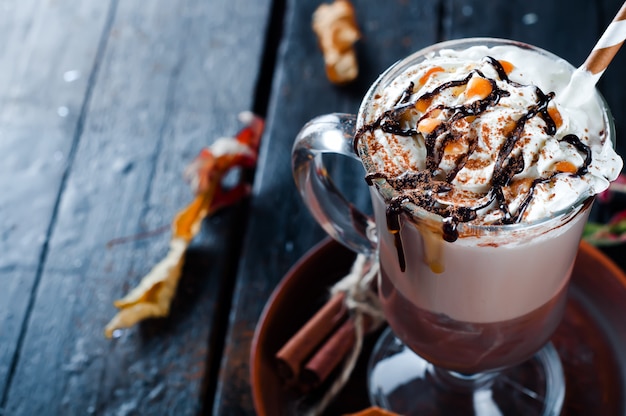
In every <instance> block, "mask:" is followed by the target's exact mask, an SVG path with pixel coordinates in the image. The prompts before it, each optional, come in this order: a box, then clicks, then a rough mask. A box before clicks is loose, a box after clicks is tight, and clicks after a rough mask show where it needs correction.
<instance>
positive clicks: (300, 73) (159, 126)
mask: <svg viewBox="0 0 626 416" xmlns="http://www.w3.org/2000/svg"><path fill="white" fill-rule="evenodd" d="M319 3H320V2H319V1H303V0H288V1H286V0H274V1H270V0H254V1H244V0H229V1H224V2H217V1H213V2H211V1H207V0H181V1H169V0H153V1H139V0H102V1H81V0H65V1H51V0H4V1H2V2H0V10H2V12H1V13H0V39H2V48H1V49H0V284H1V285H2V289H1V290H0V414H1V415H49V414H55V415H56V414H60V415H74V414H77V415H85V414H98V415H100V414H103V415H109V414H110V415H135V414H138V415H139V414H140V415H158V414H173V415H191V414H211V413H212V414H216V415H240V414H241V415H246V414H253V413H254V409H253V405H252V397H251V391H250V385H249V358H248V357H249V352H250V342H251V339H252V336H253V332H254V329H255V325H256V323H257V320H258V318H259V315H260V313H261V311H262V308H263V306H264V304H265V302H266V300H267V298H268V296H269V295H270V293H271V292H272V290H273V289H274V287H275V286H276V284H277V283H278V282H279V281H280V279H281V278H282V276H283V275H284V273H285V272H286V271H287V270H288V268H289V267H290V266H291V265H292V264H294V262H295V261H296V260H297V259H298V258H299V257H300V256H301V255H302V254H303V253H304V252H305V251H306V250H307V249H309V248H310V247H312V246H313V245H314V244H315V243H316V242H318V241H319V240H320V239H321V238H322V237H323V235H324V234H323V232H322V231H321V229H320V228H319V227H318V226H317V225H316V224H315V223H314V222H313V220H312V219H311V217H310V215H309V213H308V212H307V211H306V209H305V208H304V206H303V204H302V202H301V201H300V199H299V197H298V196H297V194H296V192H295V188H294V185H293V180H292V176H291V172H290V169H291V168H290V150H291V144H292V141H293V138H294V136H295V135H296V133H297V132H298V130H299V128H300V127H301V126H302V125H303V124H304V123H305V122H306V121H307V120H308V119H310V118H312V117H314V116H316V115H319V114H323V113H327V112H332V111H342V112H355V111H356V110H357V108H358V105H359V102H360V97H362V95H363V94H364V92H365V90H366V89H367V87H368V86H369V84H370V83H371V82H372V81H373V80H374V79H375V77H376V75H377V74H379V73H380V72H381V71H382V70H383V69H385V68H386V67H388V66H389V65H390V64H392V63H393V62H394V61H396V60H397V59H399V58H401V57H403V56H405V55H407V54H408V53H410V52H412V51H415V50H418V49H420V48H422V47H424V46H427V45H429V44H432V43H434V42H436V41H439V40H444V39H452V38H459V37H466V36H495V37H507V38H513V39H517V40H521V41H526V42H529V43H533V44H536V45H538V46H541V47H544V48H546V49H549V50H551V51H552V52H554V53H556V54H558V55H561V56H563V57H564V58H566V59H568V60H569V61H570V62H572V63H573V64H575V65H578V64H580V63H581V62H582V61H583V60H584V58H585V57H586V55H587V53H588V51H589V50H590V49H591V48H592V46H593V44H594V43H595V41H596V39H597V38H598V37H599V35H600V33H601V31H602V30H603V28H604V27H605V25H606V24H607V22H608V21H610V19H611V18H612V16H613V14H614V13H615V12H616V11H617V9H618V8H619V5H620V4H621V1H620V0H602V1H595V0H577V1H572V0H558V1H545V0H528V1H525V2H514V1H506V0H502V1H478V0H422V1H410V0H394V1H388V2H382V1H374V0H370V1H367V0H354V5H355V7H356V10H357V17H358V21H359V24H360V28H361V30H362V32H363V37H362V40H361V41H360V42H359V44H358V46H357V51H358V56H359V62H360V66H361V73H360V76H359V78H358V80H357V81H356V82H354V83H353V84H351V85H349V86H346V87H336V86H333V85H331V84H330V83H329V82H328V81H327V79H326V77H325V74H324V71H323V64H322V59H321V56H320V53H319V51H318V48H317V43H316V39H315V37H314V35H313V33H312V31H311V16H312V13H313V11H314V10H315V8H316V7H317V5H318V4H319ZM625 70H626V52H622V53H621V54H620V55H618V57H617V58H616V60H615V61H614V63H613V64H612V66H611V68H610V69H609V70H608V71H607V73H606V74H605V76H604V78H603V80H602V82H601V85H600V88H601V90H602V91H603V93H604V94H605V96H606V99H607V101H608V102H609V104H610V106H611V108H612V109H613V113H614V116H615V118H616V123H617V128H618V131H619V132H622V131H626V81H624V77H623V75H622V74H623V73H624V71H625ZM244 110H253V111H255V112H257V113H259V114H261V115H263V116H266V119H267V126H266V130H265V133H264V136H263V142H262V146H261V153H260V160H259V163H258V166H257V169H256V172H255V175H254V187H253V193H252V196H251V197H250V198H249V199H248V200H247V201H245V202H243V203H240V204H238V205H237V206H234V207H232V208H229V209H227V210H225V211H222V212H220V213H219V214H217V215H215V216H213V217H211V218H210V219H208V220H206V221H205V223H204V226H203V229H202V232H201V235H200V236H199V237H198V238H196V239H195V240H194V242H193V244H192V247H191V248H190V250H189V252H188V255H187V262H186V266H185V269H184V273H183V277H182V281H181V284H180V288H179V294H178V296H177V297H176V299H175V301H174V305H173V308H172V313H171V316H170V317H169V318H167V319H159V320H152V321H148V322H145V323H143V324H141V325H139V326H137V327H134V328H132V329H130V330H127V331H124V332H123V334H122V335H121V336H120V337H119V338H117V339H114V340H107V339H105V338H104V336H103V327H104V325H105V324H106V323H107V322H108V320H109V319H110V318H111V317H112V316H113V315H114V314H115V309H114V307H113V305H112V301H113V300H114V299H117V298H119V297H121V296H122V295H124V294H125V293H126V292H127V291H128V290H129V289H130V288H131V287H133V286H134V285H136V284H137V283H138V281H139V279H140V278H141V277H142V276H143V275H144V274H145V273H146V272H147V271H148V270H149V269H150V268H151V266H152V265H154V264H155V263H156V262H157V261H158V260H159V259H160V258H161V257H162V256H163V255H164V254H165V252H166V251H167V245H168V240H169V234H168V232H167V231H166V232H161V233H158V232H153V231H155V230H162V229H163V228H162V227H163V226H167V224H169V222H170V221H171V218H172V217H173V215H174V214H175V212H176V211H177V210H179V209H180V208H182V207H183V206H184V205H185V204H187V203H188V202H189V201H190V199H191V193H190V191H189V189H188V187H187V186H186V185H185V184H184V182H183V180H182V176H181V172H182V171H183V169H184V167H185V166H186V164H187V163H189V162H190V161H191V160H192V159H193V157H194V156H195V155H196V154H197V153H198V151H199V150H200V149H201V148H202V147H203V146H207V145H209V144H211V143H212V142H213V141H214V140H215V139H216V138H218V137H220V136H225V135H232V134H234V133H235V132H236V131H237V130H238V129H239V128H240V124H239V123H238V121H237V114H238V113H239V112H240V111H244ZM624 143H625V142H624V141H623V140H622V141H620V143H619V144H618V148H619V149H620V153H621V154H622V155H624V154H626V153H625V152H624V150H626V147H625V145H624ZM357 168H358V167H357ZM354 172H358V171H356V170H353V169H352V168H345V167H343V166H339V165H338V164H335V165H334V167H333V174H334V175H335V176H336V177H337V178H338V182H339V184H340V186H341V187H343V188H344V189H346V191H349V192H348V194H349V197H350V198H351V199H353V200H355V201H356V202H357V205H359V206H361V207H364V206H366V205H367V196H366V194H365V193H364V192H363V190H364V189H365V185H364V182H363V180H362V178H361V176H360V174H354ZM151 232H153V233H151ZM143 233H148V234H147V236H145V237H144V238H135V239H131V240H130V241H126V242H123V243H119V244H113V245H107V243H109V242H111V241H114V240H115V239H117V238H119V237H124V236H131V235H142V234H143Z"/></svg>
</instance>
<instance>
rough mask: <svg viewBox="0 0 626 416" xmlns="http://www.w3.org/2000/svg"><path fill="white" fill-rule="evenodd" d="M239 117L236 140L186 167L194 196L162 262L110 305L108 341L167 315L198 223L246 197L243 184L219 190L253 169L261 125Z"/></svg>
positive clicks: (174, 223) (180, 215) (215, 147)
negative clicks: (237, 170)
mask: <svg viewBox="0 0 626 416" xmlns="http://www.w3.org/2000/svg"><path fill="white" fill-rule="evenodd" d="M241 118H242V121H244V122H246V123H247V126H246V127H245V128H244V129H243V130H242V131H241V132H240V133H239V134H238V135H237V137H236V138H223V139H219V140H217V141H215V143H213V145H212V146H211V147H210V148H208V149H203V150H202V151H201V152H200V155H198V157H197V158H196V159H195V160H194V161H193V163H192V164H191V165H190V168H189V169H188V170H187V176H188V178H189V179H190V180H191V184H192V187H193V188H194V191H195V192H196V197H195V198H194V200H193V201H192V202H191V203H190V204H189V205H188V206H187V207H185V208H184V209H182V210H181V211H180V212H178V214H177V215H176V217H175V218H174V220H173V221H172V238H171V240H170V249H169V251H168V253H167V255H166V256H165V258H164V259H163V260H161V261H160V262H159V263H157V264H156V265H155V266H154V267H153V268H152V270H150V272H149V273H148V274H147V275H146V276H145V277H144V278H143V279H142V280H141V282H140V283H139V285H138V286H137V287H136V288H135V289H133V290H132V291H130V292H129V293H128V294H127V295H126V296H125V297H124V298H122V299H120V300H117V301H115V302H114V305H115V306H116V307H117V308H118V309H119V312H118V313H117V315H115V316H114V317H113V319H112V320H111V321H110V322H109V323H108V324H107V326H106V327H105V330H104V333H105V336H106V337H107V338H111V337H112V336H113V332H114V331H115V330H118V329H121V328H128V327H130V326H132V325H135V324H136V323H138V322H140V321H142V320H144V319H147V318H153V317H164V316H167V315H168V314H169V311H170V305H171V302H172V299H173V297H174V295H175V294H176V288H177V286H178V281H179V280H180V275H181V271H182V267H183V264H184V259H185V251H186V250H187V247H188V245H189V243H190V242H191V240H192V239H193V238H194V236H195V235H196V234H197V233H198V231H199V230H200V226H201V223H202V220H203V219H204V218H205V217H206V216H207V215H209V214H212V213H213V212H215V211H217V210H218V209H219V208H222V207H225V206H227V205H230V204H232V203H235V202H236V201H238V200H239V199H241V198H243V197H245V196H246V195H247V194H248V193H249V190H250V186H249V185H248V184H246V183H239V184H237V185H236V186H235V187H233V188H232V189H229V190H224V189H223V188H222V184H221V182H222V178H223V177H224V175H225V174H226V173H227V172H228V171H229V170H230V169H232V168H234V167H252V166H254V164H255V163H256V159H257V154H258V147H259V142H260V138H261V134H262V131H263V125H264V124H263V120H262V119H261V118H259V117H257V116H254V115H252V114H251V113H245V114H243V115H242V116H241Z"/></svg>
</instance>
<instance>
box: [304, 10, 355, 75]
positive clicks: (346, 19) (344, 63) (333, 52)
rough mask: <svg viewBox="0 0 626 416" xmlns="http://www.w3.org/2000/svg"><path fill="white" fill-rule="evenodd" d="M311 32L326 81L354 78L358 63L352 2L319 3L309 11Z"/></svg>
mask: <svg viewBox="0 0 626 416" xmlns="http://www.w3.org/2000/svg"><path fill="white" fill-rule="evenodd" d="M313 31H314V32H315V34H316V35H317V39H318V42H319V46H320V49H321V50H322V53H323V55H324V63H325V65H326V76H327V77H328V79H329V80H330V82H332V83H334V84H345V83H348V82H350V81H353V80H354V79H356V77H357V75H358V74H359V65H358V63H357V59H356V52H355V51H354V43H355V42H356V41H357V40H359V38H360V37H361V33H360V32H359V28H358V25H357V22H356V17H355V13H354V7H353V6H352V4H351V3H350V2H349V1H348V0H335V1H334V2H333V3H331V4H321V5H320V6H319V7H318V8H317V10H316V11H315V13H314V14H313Z"/></svg>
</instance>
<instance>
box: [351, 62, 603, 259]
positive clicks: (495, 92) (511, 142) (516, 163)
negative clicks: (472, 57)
mask: <svg viewBox="0 0 626 416" xmlns="http://www.w3.org/2000/svg"><path fill="white" fill-rule="evenodd" d="M485 62H486V63H487V64H489V65H491V66H492V67H493V69H494V70H495V71H496V73H497V74H498V77H499V79H500V80H501V81H503V82H506V83H508V84H509V85H512V86H515V87H520V86H523V85H521V84H519V83H516V82H515V81H511V80H509V78H508V76H507V74H506V72H505V70H504V68H503V67H502V65H501V64H500V62H498V60H496V59H494V58H493V57H490V56H488V57H485ZM473 76H480V77H481V78H484V79H486V80H487V81H489V83H490V84H491V92H490V93H489V95H487V96H486V97H485V98H483V99H479V100H476V101H473V102H471V103H468V104H464V105H458V106H450V107H447V106H444V105H438V106H435V107H434V108H431V109H430V110H429V111H427V113H426V114H424V115H423V116H422V117H421V118H420V119H419V120H418V122H417V123H419V121H421V120H422V119H423V118H426V117H428V116H429V114H430V113H431V112H432V111H434V110H439V111H442V112H444V114H445V115H446V116H447V119H446V120H445V121H443V122H442V123H441V124H440V125H439V126H437V127H436V128H435V129H434V130H433V131H432V132H430V133H428V134H425V135H422V134H421V133H419V132H418V130H417V125H416V126H415V127H414V128H402V119H403V116H404V115H405V113H406V112H408V111H415V110H414V109H415V106H416V104H417V103H418V102H420V101H424V102H426V103H429V102H430V100H432V99H433V98H434V97H436V96H437V95H439V94H441V93H442V92H443V91H445V90H447V89H449V88H455V87H459V86H464V85H467V84H468V83H469V81H470V79H471V78H472V77H473ZM413 89H414V84H413V82H411V83H410V84H409V85H408V86H407V88H406V89H405V90H404V91H403V92H402V94H401V95H400V97H399V98H398V100H397V101H396V104H395V105H394V107H393V108H391V109H390V110H387V111H385V112H384V113H383V114H382V115H381V116H380V117H378V118H377V119H376V120H375V121H374V122H372V123H370V124H367V125H365V126H363V127H362V128H361V129H360V130H359V131H358V132H357V134H356V136H355V140H354V147H355V151H356V150H357V148H358V144H359V141H360V140H361V139H362V137H363V136H364V135H365V134H366V133H371V132H373V131H374V130H376V129H380V130H382V131H383V132H385V133H389V134H394V135H399V136H414V137H418V136H421V137H423V140H424V144H425V147H426V169H425V170H423V171H420V172H405V173H403V174H402V175H400V176H396V177H390V176H388V175H386V174H385V173H382V172H375V173H371V174H368V175H367V176H366V178H365V180H366V181H367V183H368V184H369V185H370V186H371V185H372V183H373V182H372V181H373V179H376V178H384V179H386V181H387V182H388V183H389V184H390V185H391V186H392V187H393V188H394V189H395V190H396V191H398V192H399V194H400V195H399V196H397V197H395V198H394V199H392V200H391V201H389V203H388V205H387V213H386V214H387V228H388V229H389V232H390V233H391V234H393V235H394V242H395V245H396V248H397V251H398V258H399V263H400V268H401V270H402V271H404V270H405V267H406V264H405V263H406V261H405V257H404V250H403V248H402V241H401V238H400V232H399V231H400V226H401V222H400V215H401V213H402V210H403V209H404V207H405V204H406V203H407V202H412V203H414V204H416V205H417V206H420V207H422V208H424V209H426V210H427V211H430V212H432V213H435V214H438V215H440V216H441V217H443V226H442V235H443V238H444V240H446V241H449V242H453V241H455V240H456V239H457V238H458V236H459V235H458V230H457V226H458V224H459V223H461V222H468V221H472V220H474V219H475V218H476V216H477V214H476V212H477V211H478V210H480V209H482V208H485V207H487V206H489V205H491V204H493V203H494V202H495V203H496V204H497V206H498V209H499V210H500V211H501V212H502V214H503V215H502V219H501V220H500V221H499V223H501V224H514V223H517V222H519V221H521V219H522V217H523V214H524V212H525V210H526V209H527V207H528V206H529V205H530V203H531V201H532V198H533V195H534V191H535V188H536V186H537V185H538V184H540V183H546V182H550V181H551V180H552V179H553V178H554V176H556V175H559V174H561V175H562V174H568V175H572V174H571V173H563V172H553V173H551V174H550V175H548V176H547V177H541V178H537V179H535V180H533V181H532V183H531V184H530V186H529V188H528V191H527V193H526V195H525V197H524V198H523V200H522V202H521V204H520V206H519V207H518V209H517V211H516V212H511V211H510V210H509V203H508V201H507V199H506V195H505V192H504V188H505V187H506V186H508V185H510V184H511V181H512V180H513V177H514V176H515V175H516V174H518V173H520V172H522V171H523V170H524V167H525V166H524V159H523V157H522V155H521V154H518V155H515V154H514V153H513V150H514V148H515V146H516V144H517V143H518V141H519V140H520V139H521V137H522V136H523V133H524V127H525V125H526V123H527V122H528V121H529V120H531V119H532V118H534V117H540V118H541V119H542V120H543V121H544V123H545V127H544V128H545V132H546V133H547V134H548V135H550V136H554V134H556V130H557V127H556V123H555V121H554V120H553V119H552V117H551V116H550V114H549V113H548V105H549V103H550V101H551V100H552V99H553V98H554V93H553V92H551V93H548V94H545V93H544V92H543V91H542V90H541V89H540V88H538V87H535V95H536V102H535V104H534V105H532V106H531V107H530V108H528V109H527V112H526V113H525V114H524V115H523V116H522V117H520V118H519V119H518V120H517V121H516V122H515V125H514V127H513V128H512V129H511V131H510V132H509V133H508V134H507V136H506V140H505V142H504V144H503V145H502V147H501V148H500V150H499V152H498V156H497V159H496V162H495V165H494V171H493V175H492V179H491V187H490V190H489V191H488V193H487V194H486V195H485V196H484V198H481V203H479V204H478V205H476V206H472V207H451V206H446V205H442V204H440V203H438V202H437V201H436V198H435V196H436V195H437V194H445V193H447V192H450V191H451V190H452V189H453V186H454V185H452V181H453V180H454V178H455V177H456V175H457V173H458V172H459V171H460V170H461V169H462V168H463V167H464V166H465V164H466V162H467V160H468V159H469V157H470V156H471V154H472V153H473V152H474V151H475V149H476V145H477V140H476V139H475V138H471V137H467V138H466V139H467V140H468V141H469V146H468V150H467V151H466V153H465V154H463V155H461V156H460V157H459V158H458V159H457V161H456V165H455V167H454V168H453V169H452V170H451V171H450V172H448V174H447V175H446V176H445V178H442V177H441V176H442V171H441V169H439V165H440V163H441V161H442V159H443V156H444V149H445V147H446V144H448V143H449V142H450V141H453V140H455V139H456V137H455V134H457V135H458V134H459V133H458V132H455V131H454V130H453V129H452V128H451V126H452V124H453V123H454V122H456V121H458V120H460V119H462V118H465V117H470V116H471V117H480V116H481V114H483V113H484V112H485V111H486V110H488V109H489V108H492V107H493V106H495V105H497V104H498V102H499V101H500V99H501V98H502V97H506V96H509V92H508V91H506V90H503V89H500V88H498V86H497V83H496V80H494V79H490V78H488V77H486V76H485V75H484V74H483V72H481V71H480V70H478V69H474V70H473V71H472V72H470V74H469V75H467V76H466V77H465V78H463V79H460V80H453V81H448V82H446V83H444V84H441V85H439V86H438V87H436V88H435V89H434V90H432V91H429V92H426V93H425V94H423V95H421V96H419V97H413V95H414V94H413ZM560 141H561V142H566V143H568V144H570V145H572V146H574V148H575V149H576V150H577V151H578V152H580V153H582V154H583V155H584V156H585V157H584V162H583V164H582V166H580V167H579V168H578V170H577V172H576V173H575V174H573V175H578V176H581V175H584V174H585V173H586V172H587V168H588V166H589V164H590V163H591V149H590V148H589V147H588V146H586V145H585V144H584V143H582V142H581V140H580V138H579V137H578V136H576V135H574V134H568V135H566V136H565V137H563V138H562V139H560Z"/></svg>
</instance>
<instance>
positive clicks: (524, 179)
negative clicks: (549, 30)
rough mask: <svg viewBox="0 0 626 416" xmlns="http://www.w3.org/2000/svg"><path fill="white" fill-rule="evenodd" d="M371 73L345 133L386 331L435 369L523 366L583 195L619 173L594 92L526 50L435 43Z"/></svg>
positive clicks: (563, 269) (563, 272) (554, 296)
mask: <svg viewBox="0 0 626 416" xmlns="http://www.w3.org/2000/svg"><path fill="white" fill-rule="evenodd" d="M423 55H424V56H423V59H421V60H416V61H411V60H407V61H408V62H410V65H404V66H402V65H401V66H399V67H395V68H393V69H392V70H393V71H395V72H393V73H392V74H389V73H387V74H384V75H383V77H384V79H390V81H389V82H387V83H380V82H378V83H376V84H375V87H373V90H371V91H370V93H369V102H368V105H367V108H366V109H365V110H364V109H363V108H362V112H361V114H360V119H361V120H360V125H359V129H358V132H357V135H356V138H355V146H356V148H357V152H358V154H359V156H360V158H361V160H362V161H363V163H364V166H365V167H366V170H367V178H366V179H367V180H368V181H369V183H370V185H372V188H371V190H372V191H371V194H372V201H373V205H374V213H375V216H376V223H377V224H379V225H380V224H386V226H387V227H386V228H387V229H379V230H378V255H379V257H380V267H381V273H380V281H379V293H380V299H381V302H382V305H383V308H384V312H385V316H386V317H387V320H388V322H389V324H390V326H391V327H392V329H393V331H394V332H395V334H396V335H397V336H398V337H399V338H400V339H401V340H402V341H403V342H405V343H406V344H407V345H408V346H409V347H411V348H412V349H413V350H414V351H415V352H417V353H418V354H419V355H421V356H422V357H423V358H425V359H426V360H428V361H430V362H431V363H433V364H435V365H436V366H439V367H441V368H444V369H448V370H453V371H458V372H463V373H474V372H481V371H487V370H494V369H498V368H501V367H504V366H508V365H511V364H515V363H518V362H521V361H523V360H525V359H527V358H529V356H531V355H532V354H533V353H534V352H536V351H537V350H538V349H539V348H540V347H541V346H542V345H543V344H545V342H546V341H547V340H548V339H549V337H550V335H551V334H552V332H553V331H554V329H555V328H556V326H557V325H558V323H559V321H560V319H561V316H562V312H563V308H564V305H565V299H566V294H567V282H568V279H569V276H570V274H571V271H572V268H573V263H574V257H575V252H576V250H577V247H578V244H579V239H580V235H581V233H582V228H583V226H584V223H585V221H586V219H587V215H588V213H589V210H590V206H591V202H592V200H593V196H594V195H595V194H597V193H599V192H602V191H603V190H605V189H606V188H607V187H608V186H609V182H610V181H612V180H614V179H615V178H616V177H617V175H618V174H619V172H620V170H621V168H622V161H621V159H620V157H619V156H618V155H617V154H616V153H615V151H614V150H613V145H612V143H611V138H612V134H613V132H612V125H611V120H610V115H609V114H608V110H607V109H606V106H605V105H604V103H603V101H602V98H601V97H600V96H599V95H598V94H593V95H591V96H589V97H585V99H584V100H578V101H584V102H582V103H580V102H577V104H576V105H575V106H568V103H567V102H562V101H561V100H560V99H559V97H560V93H561V92H562V91H563V90H564V88H565V87H566V86H567V84H568V82H569V80H570V78H571V74H572V71H573V68H572V67H571V66H570V65H569V64H568V63H567V62H565V61H563V60H561V59H559V58H557V57H555V56H553V55H551V54H549V53H546V52H543V51H540V50H537V49H534V48H530V47H526V46H524V45H496V46H471V47H468V48H465V49H441V50H439V49H438V50H436V51H433V52H432V53H430V54H429V53H426V54H423Z"/></svg>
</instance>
